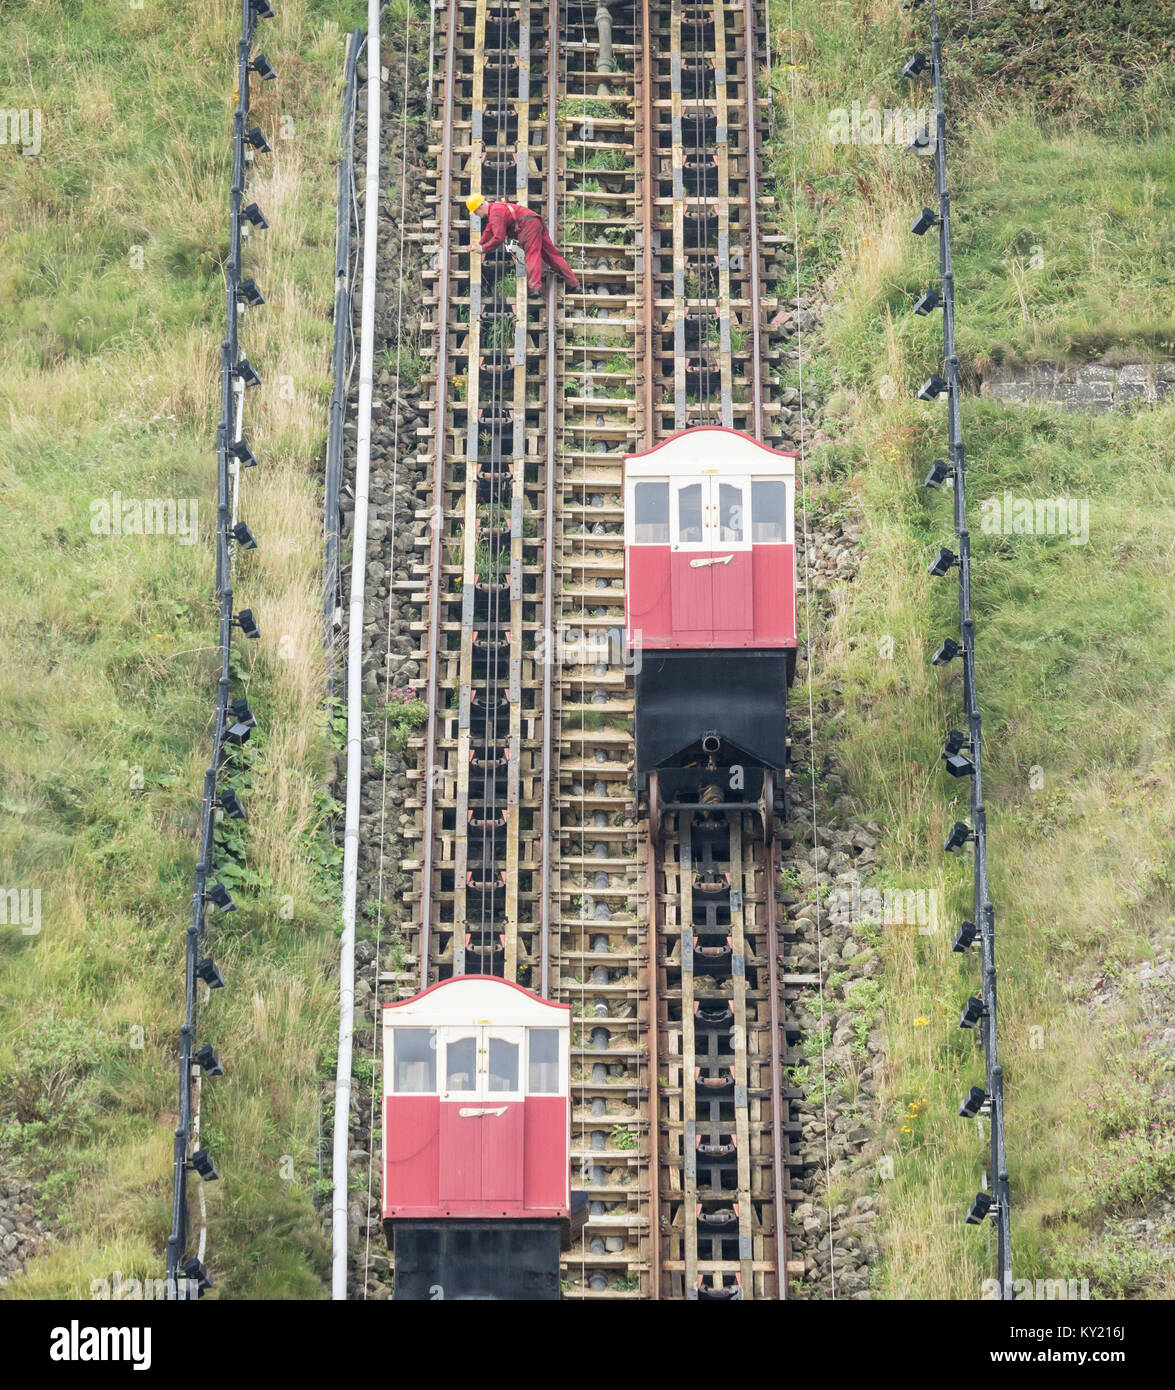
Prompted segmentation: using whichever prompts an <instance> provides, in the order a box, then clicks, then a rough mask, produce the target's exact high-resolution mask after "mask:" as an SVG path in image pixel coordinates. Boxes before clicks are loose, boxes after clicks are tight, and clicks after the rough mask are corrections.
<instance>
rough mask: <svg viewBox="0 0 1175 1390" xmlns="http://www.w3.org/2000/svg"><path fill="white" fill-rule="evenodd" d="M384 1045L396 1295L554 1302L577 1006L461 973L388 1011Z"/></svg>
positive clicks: (386, 1179) (564, 1216) (563, 1234)
mask: <svg viewBox="0 0 1175 1390" xmlns="http://www.w3.org/2000/svg"><path fill="white" fill-rule="evenodd" d="M383 1046H384V1152H383V1220H384V1229H385V1232H386V1233H387V1236H388V1241H389V1244H392V1242H393V1241H394V1244H395V1251H396V1298H398V1299H400V1298H408V1299H412V1298H418V1299H429V1298H437V1297H444V1298H446V1299H454V1298H456V1299H463V1298H464V1299H469V1298H494V1299H509V1298H526V1299H545V1298H558V1297H559V1251H560V1248H561V1245H562V1243H563V1242H564V1241H565V1240H566V1238H567V1228H568V1219H569V1215H570V1204H571V1194H570V1190H569V1185H570V1180H569V1167H568V1156H569V1149H570V1138H571V1109H570V1050H571V1008H570V1006H569V1005H567V1004H553V1003H551V1002H550V1001H548V1000H546V999H543V998H541V997H540V996H539V995H537V994H534V993H532V992H531V991H530V990H528V989H524V988H523V987H522V986H521V985H516V984H513V983H512V982H510V981H509V980H503V979H500V978H498V977H497V976H493V975H456V976H453V977H452V978H451V979H448V980H443V981H441V983H440V984H436V985H432V986H431V987H430V988H428V989H426V990H424V991H422V992H421V993H420V994H417V995H415V996H414V997H413V998H411V999H405V1000H401V1001H400V1002H399V1003H395V1004H388V1005H386V1006H385V1008H384V1011H383ZM438 1289H440V1290H441V1292H440V1293H439V1294H438V1293H437V1290H438Z"/></svg>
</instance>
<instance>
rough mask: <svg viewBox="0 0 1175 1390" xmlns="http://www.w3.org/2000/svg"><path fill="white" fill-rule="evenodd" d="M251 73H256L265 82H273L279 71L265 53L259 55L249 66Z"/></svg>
mask: <svg viewBox="0 0 1175 1390" xmlns="http://www.w3.org/2000/svg"><path fill="white" fill-rule="evenodd" d="M249 71H250V72H255V73H256V74H257V76H258V77H260V78H261V79H262V81H263V82H272V81H273V79H274V78H275V77H276V76H277V69H276V68H275V67H274V66H273V64H272V63H271V62H270V61H269V59H268V58H267V57H266V56H265V54H264V53H258V55H257V57H256V58H254V59H253V61H252V62H251V63H250V64H249Z"/></svg>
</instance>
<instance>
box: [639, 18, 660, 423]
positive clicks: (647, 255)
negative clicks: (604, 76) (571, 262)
mask: <svg viewBox="0 0 1175 1390" xmlns="http://www.w3.org/2000/svg"><path fill="white" fill-rule="evenodd" d="M652 3H653V0H641V6H640V9H641V131H642V139H641V141H640V142H638V148H639V149H640V152H641V153H642V154H643V155H644V165H645V167H644V170H643V173H642V175H641V219H642V224H643V227H644V256H643V258H642V261H641V302H642V303H643V304H644V306H645V321H644V323H643V324H642V325H641V330H642V336H643V339H644V351H643V357H644V368H645V374H644V380H643V382H642V384H641V390H642V395H643V397H644V420H645V442H644V447H645V448H646V449H648V448H651V447H652V445H653V444H655V443H656V432H657V418H658V416H657V405H656V372H655V370H654V368H655V366H656V348H655V338H654V333H653V318H654V316H655V314H656V312H657V306H656V302H655V300H654V287H653V180H654V178H655V177H656V174H655V170H654V169H653V167H652V166H653V161H654V160H655V159H656V157H657V155H656V147H655V145H654V144H653V51H652V43H651V40H650V30H649V10H650V8H651V6H652Z"/></svg>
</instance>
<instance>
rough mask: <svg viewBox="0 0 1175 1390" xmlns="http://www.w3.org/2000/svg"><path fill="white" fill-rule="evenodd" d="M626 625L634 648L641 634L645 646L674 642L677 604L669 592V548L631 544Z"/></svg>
mask: <svg viewBox="0 0 1175 1390" xmlns="http://www.w3.org/2000/svg"><path fill="white" fill-rule="evenodd" d="M625 626H626V637H627V640H628V645H629V646H630V647H631V646H632V645H633V643H634V641H635V640H636V634H637V633H639V634H640V644H641V646H642V647H662V646H667V645H670V644H671V643H672V641H673V604H672V601H671V599H670V593H669V547H668V546H667V545H630V546H629V547H628V580H627V583H626V585H625Z"/></svg>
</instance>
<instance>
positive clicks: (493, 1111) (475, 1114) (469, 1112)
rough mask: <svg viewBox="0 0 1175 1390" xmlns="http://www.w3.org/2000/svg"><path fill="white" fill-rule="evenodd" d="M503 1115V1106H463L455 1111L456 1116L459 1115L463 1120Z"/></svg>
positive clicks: (504, 1111) (504, 1109) (504, 1108)
mask: <svg viewBox="0 0 1175 1390" xmlns="http://www.w3.org/2000/svg"><path fill="white" fill-rule="evenodd" d="M505 1113H506V1107H505V1106H504V1105H485V1106H475V1105H463V1106H462V1107H461V1109H460V1110H458V1111H457V1114H458V1115H460V1117H461V1118H462V1119H463V1120H478V1119H480V1118H481V1117H482V1116H483V1115H504V1114H505Z"/></svg>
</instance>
